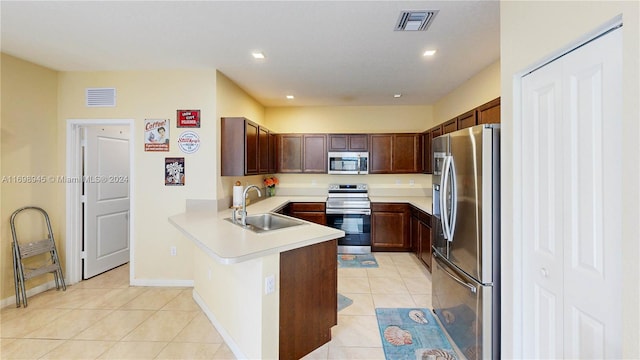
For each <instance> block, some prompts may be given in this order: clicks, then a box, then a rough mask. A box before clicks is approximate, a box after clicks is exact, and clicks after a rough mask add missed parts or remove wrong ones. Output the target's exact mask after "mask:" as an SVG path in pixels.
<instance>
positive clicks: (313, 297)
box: [279, 240, 338, 359]
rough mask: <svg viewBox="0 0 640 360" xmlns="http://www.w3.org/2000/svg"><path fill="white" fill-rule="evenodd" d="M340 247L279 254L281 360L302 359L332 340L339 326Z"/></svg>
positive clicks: (312, 247) (332, 244)
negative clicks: (338, 253)
mask: <svg viewBox="0 0 640 360" xmlns="http://www.w3.org/2000/svg"><path fill="white" fill-rule="evenodd" d="M337 249H338V243H337V240H331V241H325V242H322V243H319V244H314V245H310V246H305V247H303V248H299V249H294V250H290V251H285V252H283V253H281V254H280V345H279V346H280V359H300V358H302V357H303V356H305V355H307V354H308V353H310V352H311V351H313V350H315V349H317V348H318V347H320V346H322V345H323V344H326V343H327V342H329V341H330V340H331V327H332V326H334V325H337V324H338V256H337Z"/></svg>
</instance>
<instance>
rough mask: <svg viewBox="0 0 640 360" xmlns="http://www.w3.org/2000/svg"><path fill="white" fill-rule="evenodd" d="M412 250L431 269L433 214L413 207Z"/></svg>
mask: <svg viewBox="0 0 640 360" xmlns="http://www.w3.org/2000/svg"><path fill="white" fill-rule="evenodd" d="M411 243H412V245H413V248H412V250H413V251H414V253H415V254H416V256H417V257H418V259H420V261H422V263H424V265H425V266H426V267H427V269H428V270H429V271H431V215H429V214H427V213H425V212H424V211H421V210H419V209H417V208H415V207H411Z"/></svg>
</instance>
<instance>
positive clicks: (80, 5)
mask: <svg viewBox="0 0 640 360" xmlns="http://www.w3.org/2000/svg"><path fill="white" fill-rule="evenodd" d="M402 10H438V11H439V12H438V13H437V15H436V16H435V18H434V20H433V23H432V24H431V25H430V26H429V28H428V29H427V30H426V31H394V27H395V24H396V22H397V20H398V17H399V15H400V12H401V11H402ZM0 15H1V19H0V20H1V22H0V29H1V42H0V44H1V49H2V52H4V53H7V54H10V55H13V56H16V57H19V58H21V59H25V60H28V61H31V62H33V63H36V64H40V65H42V66H45V67H48V68H51V69H55V70H59V71H107V70H109V71H111V70H113V71H120V70H157V69H218V70H219V71H221V72H222V73H224V74H225V75H226V76H228V77H229V78H230V79H232V80H233V81H234V82H235V83H237V84H238V85H239V86H240V87H242V88H243V89H244V90H245V91H247V92H248V93H249V94H251V95H252V96H253V97H254V98H255V99H256V100H258V101H259V102H260V103H262V104H263V105H265V106H268V107H271V106H329V105H331V106H335V105H429V104H434V103H435V102H437V101H438V100H439V99H440V98H441V97H442V96H444V95H446V94H447V93H449V92H450V91H452V90H453V89H455V88H456V87H458V86H459V85H460V84H462V83H464V82H465V81H466V80H468V79H469V78H470V77H472V76H473V75H474V74H476V73H478V72H479V71H481V70H482V69H484V68H486V67H487V66H489V65H490V64H492V63H494V62H496V61H497V60H499V57H500V16H499V15H500V14H499V1H8V0H2V1H1V2H0ZM428 49H435V50H437V52H436V54H435V55H434V56H433V57H424V56H422V54H423V52H424V51H425V50H428ZM254 51H262V52H263V53H264V55H265V56H266V58H265V59H264V60H255V59H254V58H253V57H252V56H251V53H252V52H254ZM398 93H401V94H402V96H401V97H400V98H394V94H398ZM288 94H293V95H294V96H295V99H293V100H287V99H286V98H285V96H286V95H288Z"/></svg>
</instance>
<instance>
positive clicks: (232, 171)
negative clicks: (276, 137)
mask: <svg viewBox="0 0 640 360" xmlns="http://www.w3.org/2000/svg"><path fill="white" fill-rule="evenodd" d="M221 120H222V121H221V133H222V134H221V144H220V148H221V162H222V164H221V173H222V176H245V175H257V174H264V173H267V172H269V158H270V157H271V156H273V155H272V152H271V151H270V150H271V148H270V146H269V135H270V132H269V130H268V129H267V128H265V127H262V126H260V125H258V124H256V123H254V122H253V121H251V120H249V119H246V118H242V117H223V118H222V119H221Z"/></svg>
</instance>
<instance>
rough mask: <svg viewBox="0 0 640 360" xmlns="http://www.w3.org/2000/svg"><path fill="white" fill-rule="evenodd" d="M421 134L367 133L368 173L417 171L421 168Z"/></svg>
mask: <svg viewBox="0 0 640 360" xmlns="http://www.w3.org/2000/svg"><path fill="white" fill-rule="evenodd" d="M421 151H422V149H421V134H413V133H407V134H371V135H369V173H370V174H393V173H396V174H397V173H418V172H421V170H422V168H421V165H422V153H421Z"/></svg>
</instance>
